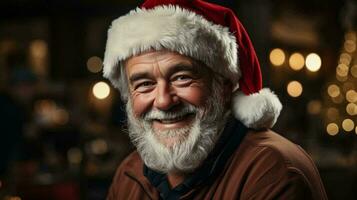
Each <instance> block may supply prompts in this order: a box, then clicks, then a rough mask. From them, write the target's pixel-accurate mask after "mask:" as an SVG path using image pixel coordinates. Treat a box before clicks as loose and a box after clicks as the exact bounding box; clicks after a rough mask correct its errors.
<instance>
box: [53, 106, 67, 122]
mask: <svg viewBox="0 0 357 200" xmlns="http://www.w3.org/2000/svg"><path fill="white" fill-rule="evenodd" d="M68 120H69V114H68V112H67V111H66V110H65V109H61V108H60V109H57V110H56V111H55V114H54V115H53V122H55V123H56V124H59V125H65V124H67V123H68Z"/></svg>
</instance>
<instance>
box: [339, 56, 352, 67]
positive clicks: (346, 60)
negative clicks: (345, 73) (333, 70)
mask: <svg viewBox="0 0 357 200" xmlns="http://www.w3.org/2000/svg"><path fill="white" fill-rule="evenodd" d="M351 60H352V57H351V56H350V54H348V53H342V54H341V55H340V63H341V64H345V65H349V64H350V63H351Z"/></svg>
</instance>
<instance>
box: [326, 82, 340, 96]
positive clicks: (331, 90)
mask: <svg viewBox="0 0 357 200" xmlns="http://www.w3.org/2000/svg"><path fill="white" fill-rule="evenodd" d="M327 93H328V95H330V97H338V95H340V93H341V92H340V88H339V87H338V86H337V85H335V84H332V85H330V86H328V88H327Z"/></svg>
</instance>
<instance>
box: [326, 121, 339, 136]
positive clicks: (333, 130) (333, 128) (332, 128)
mask: <svg viewBox="0 0 357 200" xmlns="http://www.w3.org/2000/svg"><path fill="white" fill-rule="evenodd" d="M338 131H339V128H338V126H337V124H335V123H330V124H328V125H327V127H326V132H327V133H328V134H329V135H331V136H335V135H337V134H338Z"/></svg>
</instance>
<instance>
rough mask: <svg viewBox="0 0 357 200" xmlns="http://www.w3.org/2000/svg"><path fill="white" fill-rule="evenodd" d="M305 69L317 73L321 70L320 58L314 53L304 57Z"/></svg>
mask: <svg viewBox="0 0 357 200" xmlns="http://www.w3.org/2000/svg"><path fill="white" fill-rule="evenodd" d="M305 64H306V68H307V69H308V70H310V71H312V72H317V71H319V69H320V68H321V58H320V56H319V55H317V54H316V53H310V54H309V55H307V57H306V63H305Z"/></svg>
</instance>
